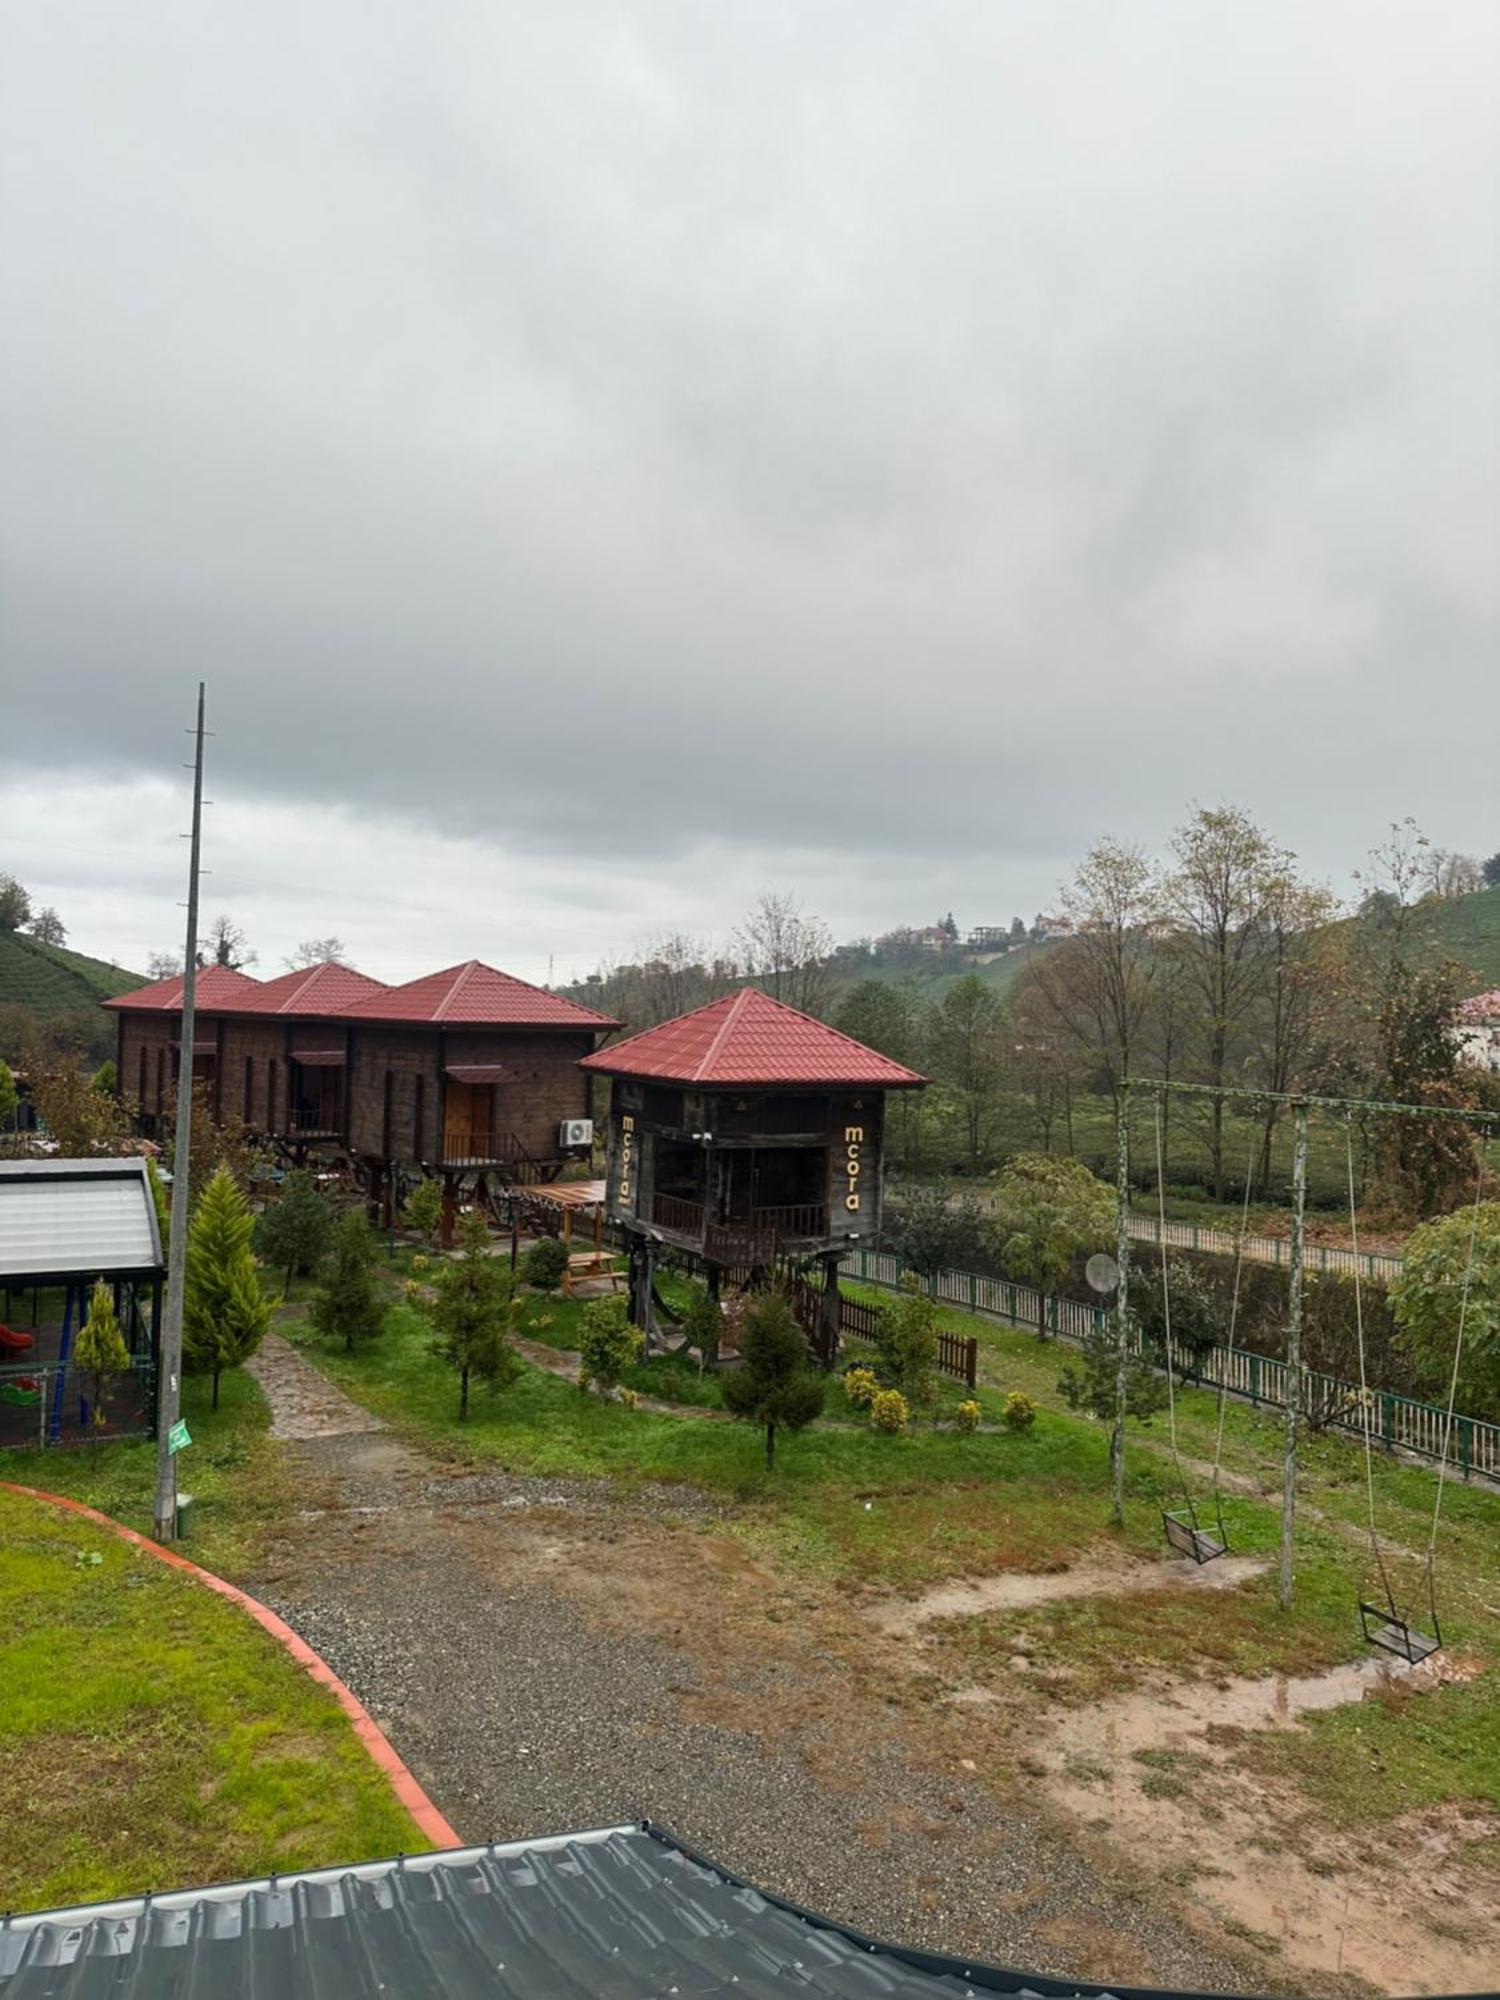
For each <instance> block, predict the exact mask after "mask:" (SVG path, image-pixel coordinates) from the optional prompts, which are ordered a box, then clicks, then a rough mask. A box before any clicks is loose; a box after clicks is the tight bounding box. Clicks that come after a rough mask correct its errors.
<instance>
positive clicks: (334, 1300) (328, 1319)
mask: <svg viewBox="0 0 1500 2000" xmlns="http://www.w3.org/2000/svg"><path fill="white" fill-rule="evenodd" d="M375 1260H376V1247H375V1235H374V1232H373V1230H372V1229H371V1228H370V1224H369V1220H368V1218H367V1217H366V1215H365V1212H364V1210H363V1209H362V1208H351V1209H347V1210H346V1211H345V1212H344V1214H343V1215H341V1216H340V1217H339V1219H338V1221H337V1222H336V1223H335V1225H334V1231H333V1250H332V1254H331V1255H330V1257H329V1259H328V1262H327V1264H326V1265H325V1267H324V1270H323V1275H322V1278H321V1280H320V1282H319V1285H318V1289H317V1292H316V1293H315V1294H314V1297H313V1302H312V1312H311V1314H310V1317H311V1319H312V1323H313V1326H314V1327H315V1328H316V1330H317V1331H318V1332H319V1333H320V1334H322V1336H323V1338H324V1339H325V1340H341V1341H342V1342H343V1343H344V1350H345V1352H346V1353H349V1354H352V1353H353V1352H354V1349H355V1347H356V1345H357V1344H358V1343H359V1342H360V1341H362V1340H368V1339H370V1338H372V1336H373V1335H375V1334H377V1333H378V1332H379V1331H380V1322H381V1319H382V1318H383V1316H384V1302H383V1300H382V1298H381V1293H380V1280H379V1279H378V1278H377V1277H376V1275H375Z"/></svg>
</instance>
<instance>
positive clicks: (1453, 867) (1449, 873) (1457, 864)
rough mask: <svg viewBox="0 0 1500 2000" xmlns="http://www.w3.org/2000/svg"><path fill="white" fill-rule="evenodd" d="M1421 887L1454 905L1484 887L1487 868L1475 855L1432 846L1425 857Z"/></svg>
mask: <svg viewBox="0 0 1500 2000" xmlns="http://www.w3.org/2000/svg"><path fill="white" fill-rule="evenodd" d="M1422 860H1423V867H1422V875H1421V883H1422V887H1423V888H1424V889H1425V890H1426V892H1427V894H1428V895H1429V896H1436V897H1438V898H1439V899H1440V900H1441V901H1442V902H1445V903H1446V902H1451V901H1452V899H1453V898H1454V897H1455V896H1472V895H1473V894H1474V892H1475V891H1476V890H1477V889H1482V888H1483V887H1484V865H1483V863H1482V862H1480V861H1478V860H1476V858H1475V857H1474V856H1473V855H1472V854H1454V853H1452V852H1451V851H1450V850H1449V849H1448V848H1446V847H1429V848H1428V849H1426V851H1425V852H1424V854H1423V857H1422Z"/></svg>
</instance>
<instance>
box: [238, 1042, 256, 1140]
mask: <svg viewBox="0 0 1500 2000" xmlns="http://www.w3.org/2000/svg"><path fill="white" fill-rule="evenodd" d="M254 1093H255V1058H254V1056H246V1058H245V1101H244V1109H243V1111H241V1113H240V1116H241V1117H242V1118H243V1119H244V1121H245V1123H246V1124H247V1125H248V1124H249V1123H250V1122H251V1119H252V1118H253V1117H254V1115H255V1114H254V1110H253V1104H254Z"/></svg>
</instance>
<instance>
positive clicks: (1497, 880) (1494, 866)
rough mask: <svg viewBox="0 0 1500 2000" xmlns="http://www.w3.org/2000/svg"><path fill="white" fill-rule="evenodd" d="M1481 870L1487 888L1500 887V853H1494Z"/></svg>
mask: <svg viewBox="0 0 1500 2000" xmlns="http://www.w3.org/2000/svg"><path fill="white" fill-rule="evenodd" d="M1480 872H1481V873H1482V874H1483V876H1484V886H1485V887H1486V889H1500V854H1492V855H1491V856H1490V858H1489V860H1488V861H1486V862H1485V864H1484V867H1483V869H1482V870H1481V871H1480Z"/></svg>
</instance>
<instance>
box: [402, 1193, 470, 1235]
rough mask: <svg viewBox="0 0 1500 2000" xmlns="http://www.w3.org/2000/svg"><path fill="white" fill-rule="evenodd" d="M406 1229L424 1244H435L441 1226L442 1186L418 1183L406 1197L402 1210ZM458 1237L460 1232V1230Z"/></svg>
mask: <svg viewBox="0 0 1500 2000" xmlns="http://www.w3.org/2000/svg"><path fill="white" fill-rule="evenodd" d="M402 1215H403V1217H404V1219H405V1222H406V1226H407V1228H408V1229H410V1230H413V1231H414V1232H415V1233H416V1234H417V1235H418V1236H420V1237H421V1239H422V1241H423V1242H424V1243H428V1244H431V1243H436V1241H437V1235H438V1231H439V1230H440V1229H441V1228H442V1226H443V1184H442V1182H441V1181H437V1180H431V1179H428V1180H423V1181H418V1182H417V1184H416V1186H415V1187H414V1188H413V1189H412V1191H411V1193H410V1194H409V1195H408V1196H407V1197H406V1206H405V1208H404V1209H403V1210H402ZM459 1233H460V1235H462V1231H461V1230H460V1232H459Z"/></svg>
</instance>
